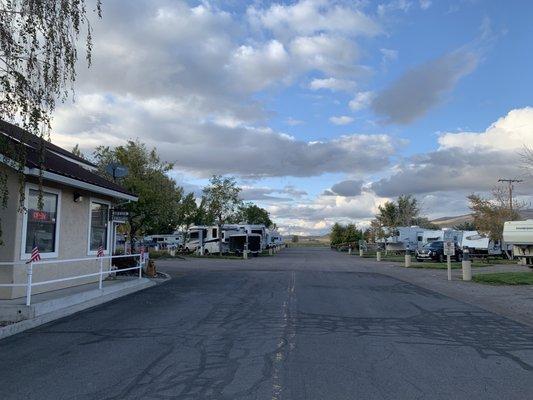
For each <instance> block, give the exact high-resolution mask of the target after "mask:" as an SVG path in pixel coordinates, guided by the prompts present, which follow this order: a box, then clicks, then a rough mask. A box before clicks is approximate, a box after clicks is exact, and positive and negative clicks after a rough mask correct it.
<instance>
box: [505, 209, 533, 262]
mask: <svg viewBox="0 0 533 400" xmlns="http://www.w3.org/2000/svg"><path fill="white" fill-rule="evenodd" d="M503 240H504V241H505V242H506V243H510V244H512V245H513V256H515V257H519V258H521V259H522V260H525V263H526V264H529V265H533V219H528V220H526V221H508V222H506V223H505V224H504V225H503Z"/></svg>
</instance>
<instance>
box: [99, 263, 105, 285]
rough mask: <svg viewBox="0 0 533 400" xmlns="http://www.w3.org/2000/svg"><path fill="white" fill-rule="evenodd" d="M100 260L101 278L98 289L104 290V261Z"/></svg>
mask: <svg viewBox="0 0 533 400" xmlns="http://www.w3.org/2000/svg"><path fill="white" fill-rule="evenodd" d="M99 258H100V276H99V277H98V289H100V290H102V281H103V279H104V277H103V272H104V260H103V257H99Z"/></svg>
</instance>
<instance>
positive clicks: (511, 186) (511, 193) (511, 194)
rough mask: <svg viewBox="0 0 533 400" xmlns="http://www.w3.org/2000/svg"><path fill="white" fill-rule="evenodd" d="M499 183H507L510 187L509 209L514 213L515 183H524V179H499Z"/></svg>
mask: <svg viewBox="0 0 533 400" xmlns="http://www.w3.org/2000/svg"><path fill="white" fill-rule="evenodd" d="M498 182H507V184H508V185H509V209H510V210H511V211H513V183H521V182H524V181H523V180H522V179H498Z"/></svg>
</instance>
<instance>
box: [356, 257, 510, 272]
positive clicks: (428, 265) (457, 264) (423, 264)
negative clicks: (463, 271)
mask: <svg viewBox="0 0 533 400" xmlns="http://www.w3.org/2000/svg"><path fill="white" fill-rule="evenodd" d="M357 255H358V254H357ZM363 258H372V259H374V260H375V259H376V253H365V254H364V255H363ZM381 261H391V262H398V263H402V264H403V263H404V262H405V257H404V256H398V255H387V256H385V255H384V254H382V255H381ZM500 261H502V260H490V261H489V262H487V261H473V262H472V268H478V267H490V266H491V265H494V264H499V263H500ZM503 261H505V260H503ZM461 267H462V264H461V263H460V262H453V261H452V269H460V268H461ZM411 268H427V269H446V268H448V267H447V265H446V262H442V263H439V262H434V261H425V262H418V261H416V259H415V257H414V255H411Z"/></svg>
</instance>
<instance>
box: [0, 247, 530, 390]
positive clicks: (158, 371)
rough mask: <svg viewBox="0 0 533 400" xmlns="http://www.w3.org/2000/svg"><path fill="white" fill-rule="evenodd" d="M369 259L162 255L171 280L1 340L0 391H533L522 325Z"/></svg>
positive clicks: (306, 253) (315, 254)
mask: <svg viewBox="0 0 533 400" xmlns="http://www.w3.org/2000/svg"><path fill="white" fill-rule="evenodd" d="M365 262H368V261H365V260H360V259H358V258H356V257H346V256H345V255H342V254H337V253H334V252H331V251H329V250H326V249H288V250H285V251H284V252H282V253H280V254H278V255H277V256H276V257H264V258H261V259H254V260H248V261H240V260H207V261H203V260H193V261H173V262H166V263H160V265H161V266H162V267H161V268H162V269H164V270H166V271H168V272H170V273H171V274H173V275H175V276H176V278H175V279H172V280H170V281H168V282H167V283H165V284H162V285H160V286H157V287H153V288H150V289H147V290H145V291H143V292H139V293H136V294H133V295H130V296H127V297H125V298H122V299H119V300H116V301H114V302H111V303H108V304H105V305H102V306H99V307H95V308H93V309H90V310H87V311H85V312H81V313H78V314H76V315H74V316H71V317H68V318H65V319H63V320H60V321H57V322H54V323H50V324H48V325H44V326H42V327H40V328H37V329H34V330H31V331H28V332H26V333H22V334H19V335H16V336H14V337H11V338H8V339H5V340H2V341H0V360H1V366H2V368H1V369H0V398H1V399H39V400H42V399H54V400H57V399H228V400H233V399H265V400H266V399H268V400H279V399H289V400H298V399H320V400H327V399H349V400H352V399H391V400H398V399H432V400H435V399H469V400H474V399H484V400H487V399H498V400H501V399H521V400H524V399H531V398H533V384H532V378H533V329H532V328H530V327H527V326H525V325H521V324H519V323H516V322H513V321H511V320H509V319H506V318H503V317H500V316H498V315H495V314H491V313H489V312H487V311H483V310H481V309H479V308H476V307H473V306H471V305H468V304H465V303H462V302H459V301H456V300H453V299H451V298H448V297H445V296H443V295H440V294H437V293H435V292H431V291H429V290H426V289H423V288H420V287H418V286H415V285H412V284H409V283H406V282H403V281H399V280H396V279H394V278H391V277H389V276H385V275H381V274H379V273H375V272H368V268H366V269H365V266H364V265H363V264H364V263H365ZM182 273H183V274H182Z"/></svg>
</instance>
